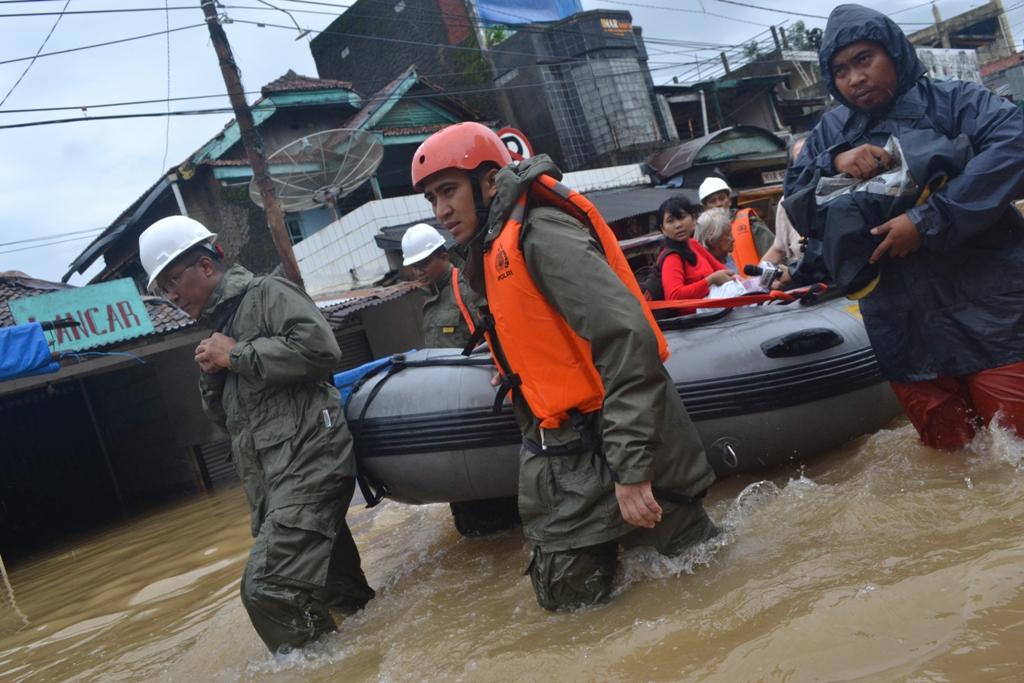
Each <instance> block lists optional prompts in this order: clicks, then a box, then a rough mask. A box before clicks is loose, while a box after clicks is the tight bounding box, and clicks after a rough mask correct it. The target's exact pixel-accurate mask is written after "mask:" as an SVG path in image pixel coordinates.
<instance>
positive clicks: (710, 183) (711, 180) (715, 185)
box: [697, 176, 732, 202]
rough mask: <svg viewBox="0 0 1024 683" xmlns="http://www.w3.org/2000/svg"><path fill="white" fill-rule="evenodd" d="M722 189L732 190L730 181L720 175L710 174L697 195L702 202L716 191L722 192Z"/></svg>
mask: <svg viewBox="0 0 1024 683" xmlns="http://www.w3.org/2000/svg"><path fill="white" fill-rule="evenodd" d="M722 190H726V191H727V192H731V191H732V188H730V187H729V183H727V182H725V181H724V180H722V179H721V178H719V177H718V176H708V177H707V178H705V179H704V182H702V183H701V184H700V188H698V190H697V197H698V198H699V199H700V201H701V202H703V201H704V200H705V199H707V198H708V197H710V196H711V195H713V194H714V193H716V192H721V191H722Z"/></svg>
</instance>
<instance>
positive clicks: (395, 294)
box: [316, 282, 419, 327]
mask: <svg viewBox="0 0 1024 683" xmlns="http://www.w3.org/2000/svg"><path fill="white" fill-rule="evenodd" d="M417 289H419V285H418V284H417V283H415V282H399V283H398V284H394V285H388V286H386V287H373V288H369V289H359V290H353V291H351V292H343V293H341V294H340V295H339V296H337V297H336V298H334V299H328V300H320V301H317V302H316V305H317V306H318V307H319V308H320V311H321V312H322V313H323V314H324V317H325V318H327V322H329V323H330V324H331V327H338V326H339V325H342V324H343V323H345V322H346V321H347V320H348V319H349V318H350V317H352V316H353V315H354V314H356V313H358V312H359V311H362V310H365V309H367V308H372V307H374V306H379V305H380V304H383V303H386V302H388V301H394V300H395V299H399V298H401V297H403V296H405V295H406V294H410V293H412V292H415V291H416V290H417Z"/></svg>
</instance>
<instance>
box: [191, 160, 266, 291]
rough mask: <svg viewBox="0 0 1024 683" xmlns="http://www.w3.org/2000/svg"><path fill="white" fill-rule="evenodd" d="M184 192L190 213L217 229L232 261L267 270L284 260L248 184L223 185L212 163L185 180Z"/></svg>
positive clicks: (211, 227) (210, 227) (257, 270)
mask: <svg viewBox="0 0 1024 683" xmlns="http://www.w3.org/2000/svg"><path fill="white" fill-rule="evenodd" d="M182 195H183V197H184V199H185V206H187V207H188V212H189V216H190V217H192V218H194V219H196V220H197V221H199V222H200V223H202V224H203V225H205V226H207V227H208V228H209V229H210V230H212V231H213V232H215V233H217V243H218V244H220V246H221V247H222V248H223V249H224V255H225V258H226V261H227V262H228V263H229V264H232V263H241V264H242V265H243V266H245V267H246V268H248V269H249V270H251V271H252V272H254V273H257V274H266V273H269V272H270V271H272V270H273V269H274V268H276V267H277V265H278V264H279V263H280V262H281V261H280V259H279V258H278V256H277V250H276V249H275V248H274V241H273V239H271V236H270V228H269V227H268V226H267V219H266V216H265V214H264V213H263V209H261V208H260V207H258V206H256V204H254V203H253V202H252V200H251V199H249V186H248V184H242V185H229V186H223V185H221V183H220V181H219V180H217V179H216V178H214V177H213V172H212V171H211V170H210V168H209V167H200V168H199V169H198V170H197V171H196V175H195V176H193V177H192V179H191V180H189V181H188V182H186V183H182ZM175 213H177V212H175Z"/></svg>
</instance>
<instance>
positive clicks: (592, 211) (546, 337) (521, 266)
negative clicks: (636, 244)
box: [461, 175, 668, 429]
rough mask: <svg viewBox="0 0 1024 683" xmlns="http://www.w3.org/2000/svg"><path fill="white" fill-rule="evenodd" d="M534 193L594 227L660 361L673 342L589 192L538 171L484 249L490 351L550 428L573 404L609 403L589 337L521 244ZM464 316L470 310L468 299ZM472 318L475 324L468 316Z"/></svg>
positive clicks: (536, 201) (587, 408)
mask: <svg viewBox="0 0 1024 683" xmlns="http://www.w3.org/2000/svg"><path fill="white" fill-rule="evenodd" d="M527 195H529V201H530V203H531V205H534V206H536V205H541V206H554V207H555V208H557V209H559V210H561V211H564V212H565V213H567V214H569V215H571V216H573V217H575V218H577V219H579V220H580V221H581V222H583V224H584V225H587V226H589V227H590V228H591V229H592V230H593V231H594V234H595V235H596V236H597V238H598V241H599V242H600V245H601V249H602V251H603V252H604V256H605V258H606V259H607V261H608V265H609V266H611V268H612V270H613V271H614V272H615V274H616V275H617V276H618V277H619V279H620V280H621V281H622V283H623V284H624V285H625V286H626V287H627V288H628V289H629V291H630V293H631V294H632V295H633V296H634V297H635V298H636V300H637V303H638V304H639V305H640V306H641V307H642V308H643V312H644V316H645V317H646V318H647V323H648V324H649V325H650V327H651V331H652V333H653V334H654V335H655V337H656V338H657V341H658V354H659V355H660V357H661V360H662V361H664V360H665V359H666V358H668V345H667V344H666V343H665V337H664V336H663V335H662V334H661V330H660V329H658V325H657V323H655V321H654V316H653V315H652V314H651V311H650V309H649V308H648V307H647V304H646V302H645V301H644V296H643V294H642V293H641V291H640V286H639V285H638V284H637V281H636V277H635V276H634V275H633V272H632V270H630V268H629V264H628V263H627V261H626V257H625V256H624V255H623V253H622V249H621V248H620V247H619V242H618V239H617V238H616V237H615V233H613V232H612V229H611V228H610V227H608V224H607V223H605V221H604V219H603V218H602V217H601V214H600V213H598V211H597V209H596V208H595V207H594V205H593V204H591V203H590V202H589V201H588V200H587V199H586V198H584V197H583V195H581V194H579V193H578V192H576V191H575V190H571V189H569V188H568V187H566V186H564V185H562V184H561V183H559V182H557V181H556V180H555V179H553V178H551V177H550V176H546V175H542V176H540V177H538V178H537V179H536V180H535V181H534V183H533V184H532V186H531V187H530V189H529V191H528V192H524V193H523V194H522V195H521V196H520V197H519V200H518V202H517V203H516V207H515V209H514V210H513V212H512V214H511V216H510V217H509V219H508V221H507V222H506V223H505V225H504V226H503V227H502V230H501V234H500V235H498V237H496V238H495V239H494V241H493V242H492V243H491V244H490V246H489V248H488V249H487V252H486V253H485V254H484V282H485V284H486V287H487V301H488V308H489V314H490V316H491V320H490V321H488V322H493V327H492V329H491V330H490V331H488V332H487V333H486V335H485V336H486V337H487V340H488V343H489V346H490V349H491V356H492V357H493V358H494V361H495V365H496V366H497V367H498V370H499V372H500V373H501V374H502V375H503V376H504V379H505V381H506V382H507V384H508V385H510V386H512V387H517V388H518V389H519V390H520V391H522V394H523V398H524V399H525V400H526V403H527V405H529V407H530V410H531V412H533V414H534V416H536V417H537V418H538V419H539V420H540V426H541V427H542V428H544V429H554V428H555V427H558V426H559V425H561V424H562V423H563V422H565V420H567V419H569V413H570V411H579V412H580V413H590V412H594V411H597V410H600V409H601V407H602V406H603V405H604V383H603V382H602V380H601V374H600V373H599V372H598V370H597V368H596V367H595V366H594V360H593V355H592V353H591V349H590V342H589V341H587V340H586V339H583V338H582V337H581V336H579V335H578V334H577V333H576V332H575V331H574V330H573V329H572V328H571V327H570V326H569V324H568V323H567V322H566V321H565V318H563V317H562V316H561V315H560V314H559V313H558V311H556V310H555V309H554V308H553V307H552V306H551V304H550V303H548V301H547V299H545V298H544V295H543V294H542V293H541V292H540V290H539V289H538V288H537V284H536V282H534V279H533V277H532V276H531V275H530V272H529V269H528V268H527V266H526V259H525V257H524V256H523V252H522V249H521V248H520V235H521V232H522V228H523V219H524V217H525V214H526V206H527ZM461 308H462V311H463V315H467V314H468V311H466V309H465V307H464V306H462V307H461ZM467 324H472V322H471V321H470V320H467Z"/></svg>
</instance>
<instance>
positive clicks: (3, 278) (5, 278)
mask: <svg viewBox="0 0 1024 683" xmlns="http://www.w3.org/2000/svg"><path fill="white" fill-rule="evenodd" d="M62 289H73V287H72V286H71V285H65V284H61V283H59V282H48V281H46V280H36V279H35V278H31V277H29V276H28V275H25V274H24V273H20V272H17V271H8V272H5V273H0V327H11V326H13V325H14V318H13V317H12V316H11V309H10V307H9V306H8V305H7V302H8V301H10V300H11V299H21V298H24V297H29V296H37V295H39V294H46V293H47V292H55V291H58V290H62ZM142 302H143V303H144V304H145V305H146V312H147V313H149V319H150V320H152V321H153V328H154V329H155V330H156V334H157V335H161V334H167V333H169V332H174V331H175V330H180V329H183V328H185V327H188V326H190V325H193V324H194V322H193V320H192V319H191V318H189V317H188V315H187V314H186V313H185V312H184V311H182V310H181V309H180V308H178V307H177V306H175V305H174V304H172V303H170V302H169V301H167V300H166V299H162V298H160V297H156V296H144V297H142Z"/></svg>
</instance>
